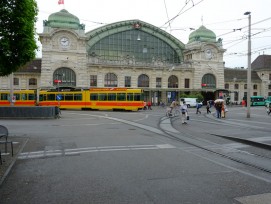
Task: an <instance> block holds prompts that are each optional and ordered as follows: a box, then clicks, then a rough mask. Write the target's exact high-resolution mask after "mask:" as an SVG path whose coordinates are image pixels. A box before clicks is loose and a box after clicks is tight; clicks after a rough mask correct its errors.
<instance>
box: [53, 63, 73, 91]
mask: <svg viewBox="0 0 271 204" xmlns="http://www.w3.org/2000/svg"><path fill="white" fill-rule="evenodd" d="M53 83H54V85H55V86H60V87H64V86H76V76H75V72H74V71H73V70H71V69H70V68H65V67H62V68H59V69H57V70H56V71H55V72H54V74H53Z"/></svg>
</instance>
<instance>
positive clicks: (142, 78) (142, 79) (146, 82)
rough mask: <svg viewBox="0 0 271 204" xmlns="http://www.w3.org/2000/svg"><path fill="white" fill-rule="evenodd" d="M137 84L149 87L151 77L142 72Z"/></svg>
mask: <svg viewBox="0 0 271 204" xmlns="http://www.w3.org/2000/svg"><path fill="white" fill-rule="evenodd" d="M137 86H138V87H149V77H148V76H147V75H146V74H141V75H140V76H139V77H138V82H137Z"/></svg>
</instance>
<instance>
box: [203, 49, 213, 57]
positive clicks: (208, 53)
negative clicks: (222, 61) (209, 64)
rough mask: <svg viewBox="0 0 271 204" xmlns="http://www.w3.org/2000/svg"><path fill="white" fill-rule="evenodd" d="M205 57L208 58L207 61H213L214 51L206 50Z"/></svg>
mask: <svg viewBox="0 0 271 204" xmlns="http://www.w3.org/2000/svg"><path fill="white" fill-rule="evenodd" d="M205 57H206V59H212V50H211V49H207V50H205Z"/></svg>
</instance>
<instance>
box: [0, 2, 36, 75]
mask: <svg viewBox="0 0 271 204" xmlns="http://www.w3.org/2000/svg"><path fill="white" fill-rule="evenodd" d="M37 14H38V8H37V3H36V1H35V0H1V1H0V76H6V75H9V74H11V73H12V72H15V71H17V70H18V69H19V68H20V67H21V66H23V65H25V64H26V63H27V62H29V61H31V60H32V59H34V58H35V50H36V49H37V48H38V46H37V44H36V40H35V22H36V21H37Z"/></svg>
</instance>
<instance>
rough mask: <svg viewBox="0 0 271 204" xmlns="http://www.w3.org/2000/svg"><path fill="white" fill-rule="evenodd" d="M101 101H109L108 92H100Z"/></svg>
mask: <svg viewBox="0 0 271 204" xmlns="http://www.w3.org/2000/svg"><path fill="white" fill-rule="evenodd" d="M99 101H107V94H104V93H102V94H99Z"/></svg>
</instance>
